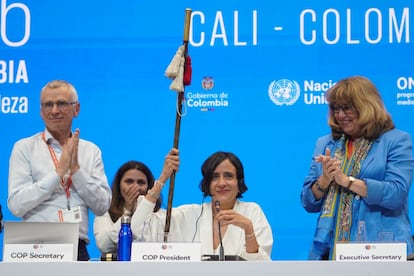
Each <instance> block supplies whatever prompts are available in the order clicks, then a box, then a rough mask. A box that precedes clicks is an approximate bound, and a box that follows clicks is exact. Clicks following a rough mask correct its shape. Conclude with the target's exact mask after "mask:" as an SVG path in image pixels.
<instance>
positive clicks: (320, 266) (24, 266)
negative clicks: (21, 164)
mask: <svg viewBox="0 0 414 276" xmlns="http://www.w3.org/2000/svg"><path fill="white" fill-rule="evenodd" d="M155 274H159V275H177V276H178V275H179V276H194V275H197V276H213V275H216V276H219V275H220V276H221V275H228V276H236V275H237V276H244V275H246V276H258V275H261V276H262V275H263V276H275V275H276V276H296V275H297V276H304V275H308V276H313V275H317V276H349V275H353V276H359V275H361V276H369V275H372V276H389V275H395V276H412V275H414V262H410V261H408V262H335V261H271V262H253V261H250V262H243V261H241V262H236V261H226V262H219V261H213V262H60V263H58V262H50V263H45V262H43V263H34V262H25V263H6V262H0V275H1V276H20V275H31V276H33V275H41V276H52V275H53V276H56V275H59V276H66V275H68V276H69V275H70V276H84V275H85V276H90V275H95V276H98V275H99V276H106V275H108V276H109V275H155Z"/></svg>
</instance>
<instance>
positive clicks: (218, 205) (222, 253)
mask: <svg viewBox="0 0 414 276" xmlns="http://www.w3.org/2000/svg"><path fill="white" fill-rule="evenodd" d="M214 206H215V208H216V212H217V213H219V212H220V210H221V208H220V201H218V200H216V202H214ZM217 224H218V234H219V241H220V255H219V261H224V248H223V238H222V236H221V225H220V221H218V222H217Z"/></svg>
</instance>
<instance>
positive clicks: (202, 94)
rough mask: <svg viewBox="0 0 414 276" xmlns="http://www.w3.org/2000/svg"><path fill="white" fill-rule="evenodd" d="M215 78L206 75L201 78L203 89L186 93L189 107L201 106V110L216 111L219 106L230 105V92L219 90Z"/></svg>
mask: <svg viewBox="0 0 414 276" xmlns="http://www.w3.org/2000/svg"><path fill="white" fill-rule="evenodd" d="M214 87H215V82H214V78H213V77H211V76H205V77H203V78H202V80H201V88H202V89H203V91H190V92H187V93H186V104H187V106H188V107H189V108H199V109H200V110H201V111H215V110H217V109H218V108H227V107H229V104H230V103H229V101H230V100H229V94H228V93H227V92H223V91H221V92H217V91H215V90H214V89H213V88H214Z"/></svg>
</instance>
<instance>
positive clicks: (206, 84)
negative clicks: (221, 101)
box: [201, 77, 214, 90]
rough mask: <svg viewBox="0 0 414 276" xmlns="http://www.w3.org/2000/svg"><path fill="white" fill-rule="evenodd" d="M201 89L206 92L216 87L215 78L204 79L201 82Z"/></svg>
mask: <svg viewBox="0 0 414 276" xmlns="http://www.w3.org/2000/svg"><path fill="white" fill-rule="evenodd" d="M201 87H203V89H205V90H211V89H213V87H214V79H213V77H204V78H203V80H202V81H201Z"/></svg>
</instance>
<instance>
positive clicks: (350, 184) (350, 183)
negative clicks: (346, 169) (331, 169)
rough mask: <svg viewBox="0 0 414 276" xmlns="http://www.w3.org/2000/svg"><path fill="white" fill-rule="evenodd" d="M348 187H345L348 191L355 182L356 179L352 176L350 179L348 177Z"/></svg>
mask: <svg viewBox="0 0 414 276" xmlns="http://www.w3.org/2000/svg"><path fill="white" fill-rule="evenodd" d="M348 180H349V181H348V186H346V188H347V189H348V190H349V188H351V186H352V183H354V182H355V180H356V178H355V177H353V176H350V177H348Z"/></svg>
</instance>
